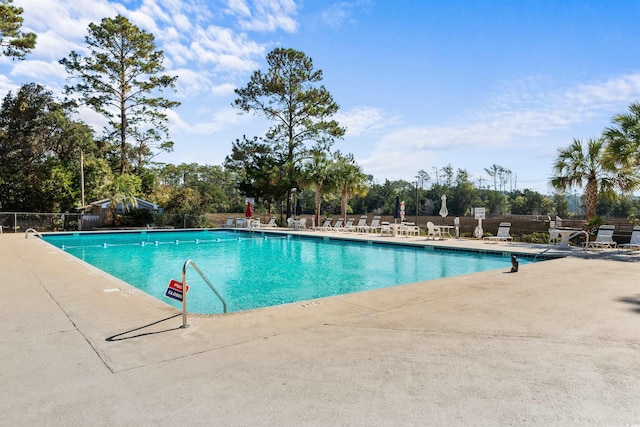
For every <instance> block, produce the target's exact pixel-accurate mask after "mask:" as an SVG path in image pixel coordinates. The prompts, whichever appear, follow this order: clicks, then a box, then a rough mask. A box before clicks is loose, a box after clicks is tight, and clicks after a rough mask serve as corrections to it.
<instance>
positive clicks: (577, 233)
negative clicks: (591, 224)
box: [533, 230, 589, 262]
mask: <svg viewBox="0 0 640 427" xmlns="http://www.w3.org/2000/svg"><path fill="white" fill-rule="evenodd" d="M580 234H584V235H585V238H586V242H585V244H584V254H585V255H586V254H587V243H589V233H587V232H586V231H584V230H576V232H575V233H571V235H570V236H569V239H567V240H571V239H573V238H574V237H576V236H578V235H580ZM556 246H557V245H554V246H551V247H550V248H547V249H545V250H544V251H542V252H540V253H539V254H536V256H534V257H533V262H535V261H536V259H538V257H539V256H540V255H542V254H543V253H545V252H547V251H549V250H551V249H554V248H555V247H556Z"/></svg>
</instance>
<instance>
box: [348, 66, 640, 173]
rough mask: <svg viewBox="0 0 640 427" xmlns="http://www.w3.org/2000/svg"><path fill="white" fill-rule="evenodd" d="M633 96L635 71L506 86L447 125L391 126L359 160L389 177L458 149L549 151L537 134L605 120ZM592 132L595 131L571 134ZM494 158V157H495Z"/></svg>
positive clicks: (638, 86)
mask: <svg viewBox="0 0 640 427" xmlns="http://www.w3.org/2000/svg"><path fill="white" fill-rule="evenodd" d="M529 84H531V82H528V83H527V85H529ZM534 86H535V85H534ZM518 94H520V95H519V96H518ZM637 99H640V73H636V74H628V75H623V76H618V77H613V78H611V79H608V80H604V81H599V82H594V83H590V84H582V85H578V86H575V87H570V88H567V89H560V90H557V89H556V90H551V91H548V92H544V91H540V90H535V87H533V88H529V89H526V88H524V87H523V88H522V90H508V91H506V92H504V93H500V94H498V95H497V96H496V97H495V98H494V99H493V100H491V101H490V102H489V103H488V106H489V107H488V109H487V110H482V111H479V112H476V113H473V114H467V115H465V116H464V117H463V118H459V119H458V121H456V122H454V123H451V124H450V125H448V126H441V127H416V126H412V127H407V128H404V129H398V130H394V131H392V132H390V133H388V134H387V135H385V136H384V137H383V138H382V139H381V140H380V142H379V143H378V144H377V145H376V147H375V149H374V150H373V151H371V152H370V154H369V155H367V157H366V158H362V159H359V162H360V163H361V164H362V165H363V167H364V168H365V169H366V170H368V171H370V172H369V173H372V172H375V174H376V175H377V174H380V175H381V176H386V177H390V178H391V177H394V176H395V177H401V176H402V175H403V171H405V170H418V169H420V168H422V167H424V165H425V164H426V163H428V164H431V165H435V164H438V162H439V161H440V162H441V163H440V164H446V163H451V162H452V161H453V160H454V159H452V153H454V152H455V153H456V155H457V156H458V158H457V159H455V160H456V163H462V162H463V161H461V159H460V155H462V157H464V158H468V157H471V158H473V157H474V156H479V155H482V153H486V152H494V153H495V151H494V150H510V151H512V152H514V153H515V152H520V153H522V155H523V156H533V155H536V156H538V155H547V156H548V155H553V154H554V152H555V151H549V150H545V149H543V148H544V147H540V140H541V138H543V140H544V139H547V138H549V135H551V134H553V133H554V132H564V131H568V130H570V129H575V128H576V126H582V125H588V124H590V122H591V121H593V120H594V119H596V118H597V119H599V122H602V121H603V120H604V121H607V120H609V119H610V117H612V116H613V115H614V114H616V113H618V112H620V111H623V110H624V109H626V107H627V106H628V104H630V103H631V102H633V101H634V100H637ZM603 117H604V119H603ZM601 130H602V129H601ZM591 136H597V135H574V137H576V138H587V137H591ZM556 147H557V146H556ZM525 150H531V151H525ZM525 153H526V154H525ZM542 153H544V154H542ZM473 160H475V161H476V162H477V160H478V159H473ZM470 161H472V160H470ZM496 161H498V163H499V159H497V160H496ZM494 162H495V161H494ZM472 163H473V161H472ZM412 168H413V169H412ZM416 168H417V169H416Z"/></svg>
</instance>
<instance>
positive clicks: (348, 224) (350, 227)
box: [342, 218, 356, 231]
mask: <svg viewBox="0 0 640 427" xmlns="http://www.w3.org/2000/svg"><path fill="white" fill-rule="evenodd" d="M355 228H356V227H355V226H354V225H353V218H347V222H346V224H345V225H344V227H342V231H354V230H355Z"/></svg>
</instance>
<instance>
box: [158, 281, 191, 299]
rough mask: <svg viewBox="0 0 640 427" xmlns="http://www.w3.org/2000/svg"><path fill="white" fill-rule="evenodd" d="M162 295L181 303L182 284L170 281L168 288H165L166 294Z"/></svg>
mask: <svg viewBox="0 0 640 427" xmlns="http://www.w3.org/2000/svg"><path fill="white" fill-rule="evenodd" d="M187 292H189V285H187ZM164 295H165V296H168V297H169V298H173V299H177V300H178V301H182V282H178V281H177V280H174V279H171V281H170V282H169V287H168V288H167V292H165V293H164Z"/></svg>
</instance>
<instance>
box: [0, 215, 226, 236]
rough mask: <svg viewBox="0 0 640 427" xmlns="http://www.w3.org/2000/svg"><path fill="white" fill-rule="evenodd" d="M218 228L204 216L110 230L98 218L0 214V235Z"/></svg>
mask: <svg viewBox="0 0 640 427" xmlns="http://www.w3.org/2000/svg"><path fill="white" fill-rule="evenodd" d="M213 226H216V224H215V221H212V220H211V219H210V218H208V217H207V216H205V215H178V214H164V213H163V214H155V215H153V218H152V220H151V221H149V222H148V223H144V224H142V223H141V224H127V225H126V226H118V227H109V226H105V225H104V224H102V223H101V219H100V216H99V215H92V214H81V213H68V212H65V213H39V212H0V233H23V232H25V231H26V230H28V229H29V228H33V229H35V230H37V231H39V232H45V231H91V230H106V229H116V228H117V229H127V228H138V229H139V228H146V227H149V228H204V227H213Z"/></svg>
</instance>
